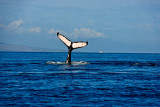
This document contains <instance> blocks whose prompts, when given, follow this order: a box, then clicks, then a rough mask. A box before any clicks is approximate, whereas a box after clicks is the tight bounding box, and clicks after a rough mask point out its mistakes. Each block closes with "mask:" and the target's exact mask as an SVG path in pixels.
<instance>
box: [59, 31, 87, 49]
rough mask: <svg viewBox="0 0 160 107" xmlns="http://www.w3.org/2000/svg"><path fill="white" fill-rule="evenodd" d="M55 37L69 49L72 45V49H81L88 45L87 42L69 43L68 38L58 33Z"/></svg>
mask: <svg viewBox="0 0 160 107" xmlns="http://www.w3.org/2000/svg"><path fill="white" fill-rule="evenodd" d="M57 36H58V38H59V39H60V40H61V41H62V42H63V43H64V44H65V45H66V46H67V47H70V46H71V44H72V48H73V49H76V48H82V47H85V46H87V45H88V42H71V41H70V40H69V39H68V38H66V37H65V36H63V35H61V34H59V33H58V34H57Z"/></svg>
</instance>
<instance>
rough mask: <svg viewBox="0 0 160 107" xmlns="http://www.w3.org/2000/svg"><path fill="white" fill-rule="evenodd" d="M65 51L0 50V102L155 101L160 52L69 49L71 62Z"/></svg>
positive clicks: (158, 99) (159, 98) (159, 91)
mask: <svg viewBox="0 0 160 107" xmlns="http://www.w3.org/2000/svg"><path fill="white" fill-rule="evenodd" d="M66 57H67V53H22V52H1V53H0V106H36V107H37V106H65V107H66V106H80V107H81V106H91V107H95V106H97V107H99V106H102V107H110V106H111V107H112V106H125V107H129V106H131V107H138V106H147V107H148V106H153V107H158V106H160V54H135V53H134V54H125V53H124V54H123V53H74V52H73V53H72V61H75V62H74V63H73V64H72V65H67V64H64V63H63V62H64V61H65V60H66ZM48 62H49V63H48ZM50 62H53V63H50Z"/></svg>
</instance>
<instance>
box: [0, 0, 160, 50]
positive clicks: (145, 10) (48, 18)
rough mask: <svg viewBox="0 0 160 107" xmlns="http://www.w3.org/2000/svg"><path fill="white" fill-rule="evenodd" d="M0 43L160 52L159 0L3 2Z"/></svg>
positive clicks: (39, 0) (0, 8)
mask: <svg viewBox="0 0 160 107" xmlns="http://www.w3.org/2000/svg"><path fill="white" fill-rule="evenodd" d="M0 10H1V11H0V42H1V43H10V44H19V45H26V46H34V47H42V48H52V49H64V50H65V49H66V51H67V48H66V46H65V45H64V44H63V43H62V42H61V41H60V40H59V39H58V38H57V36H56V33H57V31H59V32H60V33H61V34H63V35H65V36H66V37H68V38H69V39H71V40H72V41H83V40H84V41H89V44H88V46H87V47H85V48H81V49H79V50H80V51H89V52H98V51H105V52H150V53H154V52H159V53H160V0H0Z"/></svg>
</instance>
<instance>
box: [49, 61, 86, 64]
mask: <svg viewBox="0 0 160 107" xmlns="http://www.w3.org/2000/svg"><path fill="white" fill-rule="evenodd" d="M46 64H66V63H65V62H54V61H48V62H46ZM71 64H73V65H80V64H89V63H88V62H85V61H73V62H71Z"/></svg>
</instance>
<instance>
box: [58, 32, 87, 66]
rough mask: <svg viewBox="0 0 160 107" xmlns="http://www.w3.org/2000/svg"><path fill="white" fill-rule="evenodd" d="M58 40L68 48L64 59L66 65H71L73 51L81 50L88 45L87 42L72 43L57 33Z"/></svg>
mask: <svg viewBox="0 0 160 107" xmlns="http://www.w3.org/2000/svg"><path fill="white" fill-rule="evenodd" d="M57 36H58V38H59V39H60V40H61V41H62V42H63V43H64V44H65V45H66V46H67V47H68V56H67V59H66V63H68V64H71V52H72V50H73V49H77V48H82V47H85V46H87V45H88V41H87V42H81V41H80V42H72V41H71V40H69V39H68V38H66V37H65V36H63V35H61V34H60V33H59V32H57Z"/></svg>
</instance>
